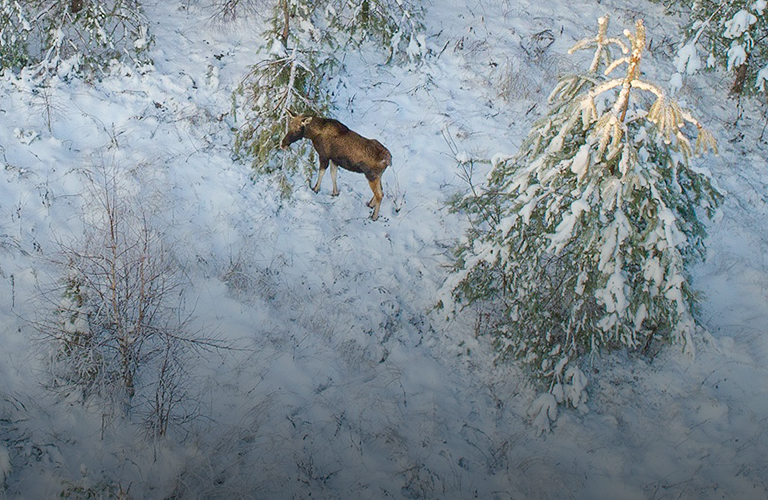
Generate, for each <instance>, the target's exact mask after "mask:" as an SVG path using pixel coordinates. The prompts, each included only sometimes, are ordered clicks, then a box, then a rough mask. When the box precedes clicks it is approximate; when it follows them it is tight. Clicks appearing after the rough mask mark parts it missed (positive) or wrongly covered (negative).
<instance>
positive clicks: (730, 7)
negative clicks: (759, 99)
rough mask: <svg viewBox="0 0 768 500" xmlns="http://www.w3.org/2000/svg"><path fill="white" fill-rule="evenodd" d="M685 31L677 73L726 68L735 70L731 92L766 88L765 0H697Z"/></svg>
mask: <svg viewBox="0 0 768 500" xmlns="http://www.w3.org/2000/svg"><path fill="white" fill-rule="evenodd" d="M684 32H685V40H684V42H683V44H682V46H681V48H680V49H679V50H678V54H677V58H676V64H677V71H678V74H680V75H684V74H692V73H695V72H697V71H699V70H700V69H702V68H718V67H719V68H725V69H726V70H727V71H729V72H733V74H734V80H733V85H732V86H731V93H732V94H734V95H740V94H742V92H744V93H748V94H753V93H757V92H768V84H766V81H768V1H766V0H726V1H715V0H697V1H696V2H694V3H693V6H692V9H691V21H690V22H689V23H688V25H687V26H686V27H685V29H684ZM701 56H704V62H702V58H701Z"/></svg>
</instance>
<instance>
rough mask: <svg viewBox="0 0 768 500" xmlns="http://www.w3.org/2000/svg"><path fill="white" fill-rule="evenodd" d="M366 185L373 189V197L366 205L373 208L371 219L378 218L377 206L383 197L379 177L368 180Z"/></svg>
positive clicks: (378, 206) (379, 205)
mask: <svg viewBox="0 0 768 500" xmlns="http://www.w3.org/2000/svg"><path fill="white" fill-rule="evenodd" d="M368 185H369V186H371V191H373V198H371V201H369V202H368V206H369V207H370V208H372V209H373V213H372V214H371V219H373V220H376V219H378V218H379V208H380V207H381V200H382V198H384V193H383V192H382V190H381V177H377V178H376V179H375V180H372V181H371V180H369V181H368Z"/></svg>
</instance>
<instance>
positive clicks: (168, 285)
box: [34, 166, 219, 436]
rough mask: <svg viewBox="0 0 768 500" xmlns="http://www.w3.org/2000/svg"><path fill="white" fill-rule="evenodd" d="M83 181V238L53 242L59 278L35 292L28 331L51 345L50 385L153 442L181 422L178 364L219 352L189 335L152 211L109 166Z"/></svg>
mask: <svg viewBox="0 0 768 500" xmlns="http://www.w3.org/2000/svg"><path fill="white" fill-rule="evenodd" d="M86 177H87V179H88V182H87V185H88V189H87V190H86V194H85V204H84V211H83V215H82V222H83V224H84V231H83V233H82V234H81V235H78V236H76V237H73V238H72V239H71V241H60V242H59V251H58V253H57V254H56V255H55V257H54V258H53V259H52V261H53V264H54V265H55V267H57V268H58V269H59V270H60V271H61V276H62V277H61V278H60V279H59V280H58V281H57V282H56V283H55V284H54V285H53V286H52V287H50V289H48V290H44V291H42V293H41V297H42V299H43V303H44V304H45V306H46V307H43V308H41V310H40V311H39V312H38V314H39V315H40V317H39V319H38V320H37V321H36V322H35V324H34V326H35V327H36V328H37V330H38V331H39V332H41V333H42V334H43V335H44V336H45V338H47V339H49V340H50V341H52V343H53V346H54V348H53V352H52V355H51V366H52V371H51V374H52V380H51V383H50V386H51V388H53V389H55V390H57V391H60V392H61V393H62V394H63V395H65V396H67V397H69V398H71V399H72V398H74V399H76V400H80V401H82V402H83V403H85V402H87V401H89V400H91V399H92V398H93V397H98V398H100V399H101V400H107V401H109V402H111V403H113V404H115V407H117V408H120V407H122V408H123V411H124V413H125V414H126V415H130V414H137V415H138V416H139V417H140V418H141V419H142V420H143V421H144V422H145V424H146V425H147V426H148V428H149V429H150V430H151V431H152V434H154V435H158V436H161V435H164V434H165V433H166V432H167V431H168V426H169V423H171V422H172V421H174V420H184V419H186V418H189V417H190V412H189V411H187V410H186V409H185V401H186V398H187V396H188V391H187V385H186V384H187V380H188V378H189V375H188V373H189V372H188V370H187V369H185V362H184V361H185V360H186V359H187V358H189V357H190V356H192V355H193V354H195V353H196V352H198V351H199V350H201V349H207V348H216V347H219V346H218V345H217V344H216V342H215V341H214V340H213V339H208V338H202V337H201V336H199V335H197V334H196V333H192V332H190V326H191V313H190V312H188V311H186V308H185V306H184V300H185V290H186V288H187V283H186V282H185V279H184V277H183V275H182V273H181V272H180V271H179V266H178V263H177V261H176V259H175V256H174V254H173V252H172V250H171V248H170V246H169V245H168V244H167V242H165V241H164V239H163V236H162V232H161V231H159V230H158V227H161V226H160V224H159V223H158V222H157V221H155V220H154V219H153V214H152V213H151V212H150V211H149V210H150V209H151V204H147V203H142V201H145V200H141V199H139V198H138V197H137V196H134V195H131V194H130V193H129V190H128V189H127V184H126V183H124V182H123V181H121V180H120V177H119V175H118V172H117V169H116V168H114V167H112V168H108V167H104V166H101V167H97V168H94V169H91V170H88V171H86ZM147 205H150V206H149V207H148V206H147Z"/></svg>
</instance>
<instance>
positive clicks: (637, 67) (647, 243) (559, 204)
mask: <svg viewBox="0 0 768 500" xmlns="http://www.w3.org/2000/svg"><path fill="white" fill-rule="evenodd" d="M624 34H625V37H626V39H627V43H626V44H625V43H624V42H623V41H622V40H620V39H619V38H614V37H609V36H608V18H607V17H602V18H600V20H599V32H598V34H597V36H596V37H595V38H588V39H584V40H582V41H580V42H578V43H577V44H576V45H575V46H574V47H573V48H572V49H571V51H575V50H578V49H585V48H589V49H592V50H594V56H593V58H592V63H591V65H590V67H589V71H588V72H586V73H584V74H577V75H575V76H565V77H563V78H562V79H561V80H560V82H559V83H558V85H556V86H555V89H554V91H553V93H552V95H551V96H550V98H549V101H550V111H549V112H548V113H547V115H546V116H545V117H544V118H543V119H542V120H540V121H539V122H538V123H536V124H535V125H534V128H533V130H532V131H531V133H530V134H529V136H528V138H527V139H526V140H525V142H524V143H523V145H522V147H521V149H520V152H519V153H518V154H517V155H515V157H513V158H511V159H508V160H501V161H498V162H497V163H496V164H495V165H494V168H493V170H492V172H491V173H490V176H489V180H488V185H487V186H484V187H482V188H481V189H482V191H481V192H479V193H478V192H477V191H473V192H472V193H471V194H469V195H468V196H466V197H464V198H463V199H461V200H460V201H458V202H457V203H456V205H457V206H458V207H459V208H461V209H465V210H466V211H468V212H469V213H471V214H472V215H473V225H472V229H471V230H470V231H469V232H468V234H467V236H466V237H465V238H464V240H463V242H462V244H461V246H460V247H459V250H458V259H459V260H458V262H457V264H456V268H457V270H456V272H457V276H456V278H454V279H455V280H456V281H458V284H457V285H456V288H455V295H456V297H457V298H458V299H459V301H460V302H468V303H476V302H484V303H485V305H484V306H483V307H484V309H486V310H489V311H490V314H489V315H488V317H487V321H488V322H490V323H491V326H490V327H491V328H492V330H493V336H494V337H495V342H496V343H497V345H498V348H499V349H500V350H501V352H502V354H503V355H504V356H509V357H512V358H518V359H522V360H523V361H524V362H525V363H527V364H528V365H530V366H531V368H532V369H533V372H534V374H536V375H537V376H540V377H544V378H545V379H546V381H547V384H548V389H549V391H550V392H551V393H552V394H553V395H554V396H555V399H556V400H557V401H558V402H562V401H564V400H567V401H568V400H569V401H570V402H571V403H572V404H573V405H574V406H578V405H579V402H580V400H581V395H580V392H581V389H579V390H577V391H575V392H573V393H572V392H569V391H568V390H566V389H564V384H565V385H566V387H570V386H571V385H572V384H571V385H569V384H570V380H574V379H576V380H578V379H582V378H584V377H583V374H582V373H581V371H580V369H579V368H580V367H579V361H580V358H582V357H583V356H584V355H585V354H596V353H597V352H598V351H600V350H601V349H603V350H604V349H606V348H607V349H611V348H619V347H621V348H627V349H637V350H647V349H648V348H649V346H650V344H651V342H652V340H653V339H654V337H656V336H658V337H660V338H667V339H671V340H673V341H676V342H677V343H682V344H683V345H686V346H688V347H689V348H691V347H692V345H693V335H694V330H695V327H696V322H695V319H694V316H693V309H694V307H695V305H696V300H695V295H696V293H695V291H694V290H692V289H691V286H690V283H689V282H690V277H689V274H690V266H691V263H692V262H695V259H697V258H701V257H703V255H704V238H705V236H706V232H705V229H704V228H705V225H704V223H703V222H701V221H700V220H699V217H701V216H702V215H703V214H707V215H709V216H712V215H713V214H714V212H715V210H716V208H717V207H718V205H719V200H720V194H719V193H718V192H717V191H716V190H715V189H714V188H713V187H712V186H711V184H710V180H709V177H708V176H707V175H706V174H705V173H703V172H701V171H700V170H696V169H693V168H691V164H690V161H691V157H692V155H693V154H694V153H695V152H699V151H700V150H702V149H703V150H706V149H707V148H712V149H714V148H715V140H714V138H713V137H712V135H711V134H710V133H709V132H707V131H706V130H705V129H704V128H703V127H702V126H701V125H700V124H699V122H698V121H696V119H694V118H693V117H692V116H691V115H690V113H689V112H687V111H685V110H683V109H681V108H680V106H679V105H678V104H677V103H676V102H675V101H674V100H672V99H670V98H669V97H668V96H667V95H666V94H665V93H664V92H663V91H662V90H661V89H660V88H659V87H657V86H655V85H652V84H650V83H648V82H646V81H644V80H643V79H642V77H641V62H642V60H643V54H644V52H645V49H646V32H645V26H644V24H643V22H642V21H637V23H636V26H635V31H634V32H630V31H625V33H624ZM612 49H615V52H618V53H619V55H621V54H624V56H623V57H620V58H616V59H614V58H613V55H612V53H611V51H612ZM613 73H619V75H618V76H616V77H614V76H613ZM604 75H607V77H606V76H604ZM645 93H648V94H651V96H652V97H653V98H654V100H653V101H652V102H650V103H649V104H650V105H649V106H647V107H646V106H644V103H643V100H642V99H643V98H644V97H645V95H644V94H645ZM687 128H692V129H693V130H694V131H695V132H694V133H696V144H695V146H693V145H692V144H691V140H690V139H689V136H688V134H689V133H692V132H689V131H688V130H687ZM581 386H582V384H579V387H581Z"/></svg>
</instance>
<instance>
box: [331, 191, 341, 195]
mask: <svg viewBox="0 0 768 500" xmlns="http://www.w3.org/2000/svg"><path fill="white" fill-rule="evenodd" d="M331 196H339V191H336V192H335V193H331Z"/></svg>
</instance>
